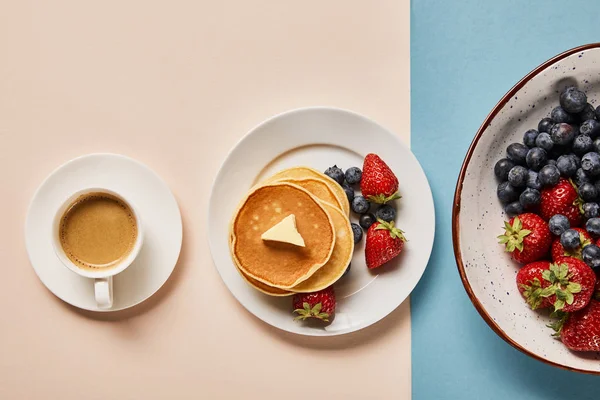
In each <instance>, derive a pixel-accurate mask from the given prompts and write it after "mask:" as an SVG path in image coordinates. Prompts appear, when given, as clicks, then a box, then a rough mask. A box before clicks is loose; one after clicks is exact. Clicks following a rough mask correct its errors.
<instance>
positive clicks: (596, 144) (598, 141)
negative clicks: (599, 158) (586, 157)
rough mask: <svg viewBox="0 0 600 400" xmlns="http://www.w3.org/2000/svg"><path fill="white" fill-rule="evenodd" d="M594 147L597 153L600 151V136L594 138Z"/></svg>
mask: <svg viewBox="0 0 600 400" xmlns="http://www.w3.org/2000/svg"><path fill="white" fill-rule="evenodd" d="M593 149H594V151H595V152H596V153H600V138H597V139H595V140H594V145H593Z"/></svg>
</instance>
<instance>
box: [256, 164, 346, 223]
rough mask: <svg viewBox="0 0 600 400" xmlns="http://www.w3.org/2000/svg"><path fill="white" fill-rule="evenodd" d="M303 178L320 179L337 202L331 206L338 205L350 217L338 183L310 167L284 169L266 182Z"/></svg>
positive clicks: (344, 193)
mask: <svg viewBox="0 0 600 400" xmlns="http://www.w3.org/2000/svg"><path fill="white" fill-rule="evenodd" d="M305 178H317V179H322V180H323V181H324V182H325V183H326V184H327V186H328V187H329V189H330V190H331V191H332V192H333V193H334V195H335V197H336V199H337V201H335V202H332V201H330V203H331V204H339V205H340V208H341V209H342V211H343V212H344V213H346V215H350V203H349V202H348V197H347V196H346V192H344V189H343V188H342V187H341V186H340V184H339V183H337V182H336V181H334V180H333V179H331V178H330V177H328V176H327V175H325V174H323V173H321V172H319V171H317V170H316V169H313V168H310V167H292V168H288V169H284V170H283V171H279V172H278V173H276V174H275V175H273V176H272V177H270V178H268V179H267V180H266V182H275V181H279V180H282V179H305Z"/></svg>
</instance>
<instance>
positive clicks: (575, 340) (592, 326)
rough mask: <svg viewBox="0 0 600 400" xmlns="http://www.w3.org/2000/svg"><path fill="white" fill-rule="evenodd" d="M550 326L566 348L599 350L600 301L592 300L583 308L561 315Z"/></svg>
mask: <svg viewBox="0 0 600 400" xmlns="http://www.w3.org/2000/svg"><path fill="white" fill-rule="evenodd" d="M552 327H553V328H555V329H556V330H557V331H558V335H560V340H561V341H562V342H563V344H564V345H565V346H566V347H567V348H568V349H570V350H573V351H600V302H598V301H595V300H593V301H591V302H590V304H589V305H588V306H587V307H586V308H584V309H583V310H580V311H577V312H575V313H573V314H570V315H563V318H562V319H561V320H560V321H559V323H558V324H555V325H553V326H552Z"/></svg>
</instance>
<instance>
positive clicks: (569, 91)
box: [559, 86, 587, 113]
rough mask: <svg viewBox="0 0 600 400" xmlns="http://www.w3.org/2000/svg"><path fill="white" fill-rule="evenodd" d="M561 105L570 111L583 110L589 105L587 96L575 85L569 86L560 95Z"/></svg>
mask: <svg viewBox="0 0 600 400" xmlns="http://www.w3.org/2000/svg"><path fill="white" fill-rule="evenodd" d="M559 101H560V106H561V107H562V108H563V109H564V110H565V111H566V112H569V113H578V112H581V111H583V109H584V108H585V106H586V105H587V96H586V95H585V93H584V92H582V91H581V90H579V89H577V88H576V87H575V86H569V87H567V88H566V89H565V90H563V91H562V93H561V94H560V97H559Z"/></svg>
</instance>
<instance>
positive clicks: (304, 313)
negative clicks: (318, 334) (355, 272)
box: [293, 286, 336, 322]
mask: <svg viewBox="0 0 600 400" xmlns="http://www.w3.org/2000/svg"><path fill="white" fill-rule="evenodd" d="M335 304H336V301H335V291H334V290H333V286H329V287H328V288H325V289H323V290H319V291H318V292H313V293H296V294H295V295H294V298H293V307H294V312H295V313H298V315H297V316H296V318H294V320H302V321H304V320H307V319H309V318H316V319H320V320H322V321H325V322H329V319H330V318H333V315H334V314H335Z"/></svg>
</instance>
